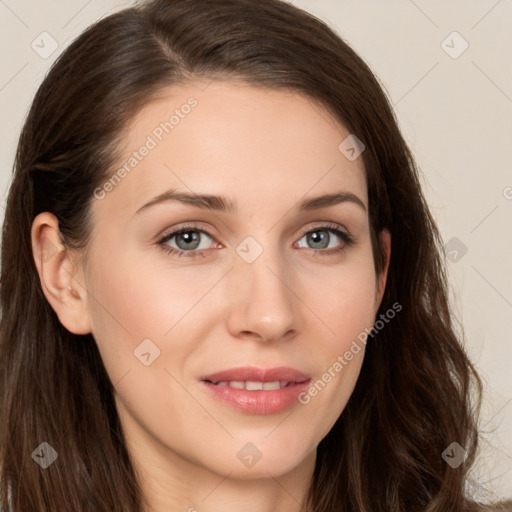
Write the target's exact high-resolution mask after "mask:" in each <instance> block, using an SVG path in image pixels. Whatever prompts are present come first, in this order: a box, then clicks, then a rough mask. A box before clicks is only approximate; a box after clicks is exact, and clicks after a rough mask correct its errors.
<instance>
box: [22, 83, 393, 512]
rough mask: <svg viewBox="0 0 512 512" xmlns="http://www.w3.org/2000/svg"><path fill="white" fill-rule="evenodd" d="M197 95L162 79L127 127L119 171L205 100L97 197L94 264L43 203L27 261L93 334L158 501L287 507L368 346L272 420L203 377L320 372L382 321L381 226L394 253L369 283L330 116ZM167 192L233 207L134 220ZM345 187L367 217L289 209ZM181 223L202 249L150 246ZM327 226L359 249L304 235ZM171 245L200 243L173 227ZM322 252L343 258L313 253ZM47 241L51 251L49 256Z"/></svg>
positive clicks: (282, 102)
mask: <svg viewBox="0 0 512 512" xmlns="http://www.w3.org/2000/svg"><path fill="white" fill-rule="evenodd" d="M205 87H206V83H201V82H192V83H188V84H182V85H180V86H174V87H170V88H168V89H167V90H166V91H165V94H164V95H162V97H160V99H158V100H157V101H152V102H151V103H149V104H148V105H146V106H145V107H144V108H143V109H142V110H141V111H140V112H139V113H138V114H137V116H136V117H135V118H134V119H133V120H132V122H131V124H130V126H129V129H128V131H127V133H126V136H125V144H124V151H125V154H124V156H125V158H123V159H121V160H120V162H119V164H120V165H122V164H123V163H124V162H125V161H126V160H127V158H128V157H129V156H130V154H131V152H132V151H133V150H136V149H137V148H139V147H140V146H141V145H142V144H144V142H145V141H146V139H147V136H148V135H150V134H151V133H152V131H153V130H154V128H155V126H158V125H159V123H160V122H162V121H164V120H167V119H169V117H170V115H171V114H172V113H173V111H174V110H175V109H176V108H179V107H180V106H181V105H183V104H184V103H186V101H187V99H188V98H189V97H191V96H193V97H194V98H196V99H197V101H198V104H197V106H196V107H195V108H194V109H192V111H191V113H190V114H188V115H187V116H185V117H184V118H183V119H180V122H179V124H178V125H177V126H175V128H174V129H173V131H172V132H170V133H169V134H166V135H165V136H164V138H163V140H162V141H161V142H160V143H159V144H158V146H157V147H156V148H154V149H152V150H151V151H150V153H149V154H148V155H147V156H146V157H145V158H144V159H143V160H142V161H141V162H140V163H139V164H138V165H137V167H136V168H134V169H133V170H132V171H131V173H130V174H128V175H127V176H126V177H125V178H124V179H123V180H122V181H121V183H119V184H117V185H116V187H115V188H114V189H113V190H112V191H110V192H108V193H107V194H106V195H105V197H104V198H103V199H101V200H94V201H93V204H92V208H93V223H94V224H93V225H94V227H93V237H92V239H91V242H90V244H89V246H88V248H87V260H82V259H81V258H80V256H79V255H77V254H75V253H73V252H71V251H68V250H66V249H65V247H64V246H63V245H62V244H61V241H60V237H59V235H58V230H57V228H58V223H57V220H56V218H55V217H54V216H53V215H51V214H50V213H48V212H45V213H42V214H40V215H38V216H37V218H36V219H35V220H34V223H33V227H32V241H33V247H34V256H35V261H36V265H37V269H38V272H39V275H40V279H41V283H42V285H43V289H44V293H45V295H46V297H47V299H48V301H49V303H50V304H51V305H52V307H53V309H54V310H55V312H56V314H57V315H58V317H59V319H60V321H61V322H62V324H63V325H64V326H65V327H66V328H67V329H68V330H70V331H71V332H74V333H77V334H87V333H92V334H93V336H94V339H95V340H96V343H97V345H98V348H99V350H100V353H101V356H102V358H103V361H104V362H105V366H106V368H107V371H108V374H109V376H110V378H111V380H112V382H113V383H114V385H115V390H116V394H115V399H116V404H117V408H118V413H119V415H120V418H121V422H122V425H123V428H124V430H125V432H126V439H127V445H128V448H129V450H130V451H131V453H132V455H133V458H134V460H135V465H136V468H137V469H138V470H139V472H140V475H141V481H142V484H143V489H144V491H145V492H146V495H147V497H148V504H147V510H148V511H152V512H164V511H168V510H183V511H187V510H188V511H190V512H193V511H194V510H197V511H198V512H211V511H217V510H223V511H224V512H230V511H235V510H236V511H240V510H243V511H247V512H253V511H254V512H256V511H257V512H270V511H276V510H279V511H283V512H295V511H299V510H300V509H301V507H300V504H301V502H302V500H304V499H305V496H306V489H307V486H308V485H309V482H310V479H311V477H312V475H313V469H314V463H315V457H316V448H317V446H318V444H319V443H320V441H321V440H322V438H323V437H324V436H325V435H326V434H327V433H328V432H329V430H330V429H331V427H332V426H333V424H334V423H335V421H336V419H337V418H338V417H339V415H340V414H341V413H342V411H343V409H344V407H345V405H346V403H347V401H348V399H349V397H350V395H351V393H352V391H353V389H354V386H355V383H356V381H357V378H358V376H359V373H360V369H361V364H362V361H363V356H364V345H362V344H360V345H361V346H362V348H363V350H361V351H360V352H359V353H357V354H356V355H354V358H353V359H352V360H351V361H350V363H348V364H347V365H346V366H345V367H344V368H343V370H342V371H340V372H339V373H337V374H336V376H335V377H334V378H332V380H331V382H329V383H328V384H327V385H326V386H325V388H324V389H323V390H322V391H321V392H319V393H318V395H317V396H315V397H314V398H312V399H311V400H310V402H309V403H308V404H306V405H302V404H300V403H297V404H295V405H294V406H293V407H292V408H290V409H288V410H285V411H283V412H281V413H277V414H270V415H251V414H245V413H243V412H240V411H236V410H233V409H231V408H230V407H228V406H227V405H225V404H224V403H221V402H219V401H217V400H216V399H215V398H213V397H211V396H210V395H209V394H208V393H207V392H206V391H205V390H204V389H203V387H202V385H201V384H200V382H199V380H198V379H199V377H200V376H202V375H205V374H208V373H213V372H216V371H219V370H223V369H227V368H232V367H235V366H246V365H252V366H260V367H264V368H268V367H274V366H291V367H293V368H296V369H298V370H301V371H303V372H305V373H307V374H309V375H311V376H312V379H313V381H316V380H317V379H319V378H321V376H322V374H324V373H325V372H326V371H327V370H328V368H329V367H332V366H333V364H334V363H335V362H336V360H337V358H338V356H339V355H342V354H344V353H345V352H346V351H347V350H348V349H349V348H350V346H351V343H352V342H353V341H354V340H355V339H357V335H358V334H359V333H361V332H362V331H364V330H365V328H370V327H371V326H372V325H373V324H374V321H375V318H376V313H377V310H378V307H379V304H380V301H381V299H382V295H383V292H384V287H385V282H386V276H387V268H388V263H389V256H390V234H389V233H388V232H387V231H383V232H382V233H381V241H382V243H383V245H384V248H385V250H386V253H387V257H388V263H387V264H386V269H385V271H384V273H383V274H382V275H380V276H376V275H375V271H374V261H373V256H372V249H371V244H370V231H369V217H368V197H367V183H366V178H365V173H364V164H363V161H362V158H357V159H356V160H354V161H350V160H348V159H347V158H346V157H345V156H344V155H343V154H342V153H341V152H340V151H339V149H338V146H339V144H340V143H341V142H342V141H343V140H344V139H345V138H346V137H347V136H348V135H349V132H348V131H347V130H346V129H345V128H344V127H343V126H342V125H340V124H339V123H337V122H335V121H334V119H332V117H331V116H329V114H328V113H327V112H326V111H325V109H322V108H321V107H320V106H318V104H316V103H313V102H312V101H311V100H310V99H307V98H305V97H303V96H301V95H298V94H296V93H293V94H292V93H287V92H284V91H275V90H274V91H268V90H262V89H257V88H255V87H253V86H250V85H247V84H241V83H236V84H235V83H234V82H223V81H219V82H214V83H211V84H210V85H209V86H208V87H206V88H205ZM116 169H117V168H116ZM173 187H174V188H179V189H180V190H182V191H184V192H191V191H193V192H194V193H197V194H199V193H210V194H218V195H223V196H226V197H227V198H229V199H230V200H232V201H233V202H235V203H236V204H237V205H238V209H239V211H238V213H236V214H231V213H226V212H217V211H212V210H203V209H199V208H197V207H195V206H191V205H185V204H180V203H177V202H168V203H163V204H158V205H155V206H153V207H151V208H148V209H147V210H145V211H144V212H143V213H140V214H138V215H136V214H135V212H136V211H137V210H138V209H139V208H140V207H141V206H142V205H144V204H145V203H147V202H148V201H150V200H151V199H152V198H154V197H155V196H157V195H159V194H161V193H162V192H164V191H166V190H168V189H170V188H173ZM341 190H343V191H349V192H352V193H353V194H355V195H357V196H358V197H359V198H360V199H361V200H362V202H363V203H364V205H365V207H366V211H365V210H364V209H363V208H361V207H360V206H358V205H356V204H355V203H353V202H344V203H340V204H337V205H334V206H329V207H325V208H322V209H318V210H314V211H310V212H303V213H299V212H298V211H296V210H295V207H296V205H297V203H298V202H299V201H301V200H302V199H305V198H310V197H316V196H317V195H321V194H328V193H333V192H334V191H341ZM189 222H195V223H197V222H201V224H202V225H201V226H200V231H199V233H201V229H204V230H205V231H206V232H207V234H201V235H200V236H201V246H200V248H201V249H203V248H204V251H203V256H198V257H195V258H194V257H186V256H183V257H178V256H176V255H170V254H167V253H165V252H164V251H163V250H162V248H161V247H160V246H159V245H158V241H159V240H160V239H161V238H162V237H163V235H165V234H167V233H168V232H170V231H171V229H173V228H179V227H181V226H182V224H184V223H189ZM326 223H327V224H337V225H338V226H339V228H340V229H341V230H345V231H348V232H349V233H350V234H351V235H353V236H354V237H355V238H356V239H357V240H356V242H355V243H354V245H347V244H346V242H344V241H343V240H342V239H341V238H339V237H338V236H337V235H336V234H334V233H332V232H329V231H328V230H327V231H325V230H324V229H323V228H322V229H321V230H320V231H322V232H323V234H324V236H326V237H329V241H328V243H327V242H326V243H325V246H321V245H315V243H314V241H311V240H309V241H308V237H307V236H304V235H302V233H303V232H305V231H306V230H308V231H309V230H311V231H315V228H316V229H318V228H317V226H318V225H320V226H322V225H325V224H326ZM247 236H251V237H253V238H254V239H255V240H256V241H257V242H258V244H259V245H260V246H261V247H262V248H263V252H262V254H261V255H260V256H259V257H258V258H257V259H256V260H255V261H254V262H252V263H250V264H249V263H247V262H246V261H245V260H244V259H243V258H242V257H240V256H239V255H238V254H237V252H236V248H237V247H238V246H239V244H240V243H241V242H242V241H243V240H244V239H245V238H246V237H247ZM178 243H179V244H180V245H177V244H178ZM188 243H189V245H190V242H188ZM167 245H171V246H172V247H174V248H182V250H184V251H187V250H188V251H189V253H190V252H191V249H187V247H188V246H187V243H186V242H184V241H183V240H181V241H178V237H174V239H172V240H170V241H168V242H167ZM327 246H328V248H333V247H342V246H345V251H344V252H341V253H339V254H331V255H323V254H320V253H318V254H314V248H316V247H320V249H319V251H326V250H328V248H323V247H327ZM49 247H50V248H52V249H51V250H52V252H53V253H54V254H53V256H52V257H51V258H48V257H46V258H44V257H42V254H43V255H44V254H48V252H46V253H45V252H44V251H48V250H50V249H48V248H49ZM183 248H185V249H183ZM192 250H193V249H192ZM147 338H149V339H150V340H152V342H153V343H154V344H155V345H156V346H157V347H158V348H159V350H160V356H159V357H157V358H156V359H155V360H154V361H153V362H152V363H151V364H150V365H148V366H146V365H144V364H142V363H141V361H140V360H139V359H138V358H137V357H135V356H134V350H135V349H136V347H137V346H138V345H139V344H140V343H141V342H142V340H144V339H147ZM248 442H251V443H253V444H254V445H255V446H256V447H257V449H258V450H259V452H260V453H261V459H260V460H259V461H258V462H257V463H256V464H255V465H254V466H253V467H251V468H249V467H246V466H245V465H244V464H242V463H241V461H240V460H239V459H238V457H237V453H238V452H239V450H240V449H241V448H242V447H243V446H244V445H245V444H246V443H248Z"/></svg>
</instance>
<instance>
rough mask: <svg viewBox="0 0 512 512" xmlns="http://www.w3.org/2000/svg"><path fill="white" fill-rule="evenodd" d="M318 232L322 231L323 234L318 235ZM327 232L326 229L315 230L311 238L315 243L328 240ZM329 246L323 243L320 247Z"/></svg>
mask: <svg viewBox="0 0 512 512" xmlns="http://www.w3.org/2000/svg"><path fill="white" fill-rule="evenodd" d="M318 233H322V234H321V235H318ZM327 238H328V237H327V233H326V232H325V231H313V233H311V234H310V239H312V240H313V243H321V242H322V241H326V240H327ZM325 247H327V246H325V245H323V246H322V247H320V248H325Z"/></svg>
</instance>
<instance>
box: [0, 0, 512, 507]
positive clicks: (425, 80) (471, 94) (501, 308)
mask: <svg viewBox="0 0 512 512" xmlns="http://www.w3.org/2000/svg"><path fill="white" fill-rule="evenodd" d="M293 3H294V4H295V5H297V6H299V7H302V8H305V9H306V10H308V11H310V12H311V13H313V14H315V15H317V16H318V17H320V18H322V19H323V20H325V21H327V22H328V24H329V25H331V26H332V27H333V28H335V29H336V30H337V31H338V32H339V33H340V34H341V35H342V37H343V38H344V39H345V40H346V41H347V42H348V43H349V44H351V45H352V46H353V48H354V49H355V50H356V51H357V52H358V53H359V54H360V55H361V56H362V57H363V58H364V59H365V60H366V61H367V63H368V64H369V65H370V67H371V68H372V69H373V70H374V72H375V73H376V74H377V76H378V77H379V78H380V80H381V83H382V85H383V86H384V87H385V89H386V90H387V93H388V95H389V97H390V98H391V101H392V104H393V105H394V106H395V110H396V114H397V117H398V119H399V122H400V125H401V128H402V131H403V133H404V135H405V137H406V139H407V141H408V142H409V144H410V146H411V147H412V150H413V152H414V154H415V155H416V157H417V160H418V162H419V164H420V167H421V169H422V171H423V176H424V179H423V183H424V188H425V192H426V195H427V198H428V200H429V202H430V205H431V208H432V212H433V214H434V216H435V218H436V219H437V221H438V223H439V227H440V229H441V232H442V235H443V238H444V241H445V243H447V245H448V248H449V250H450V254H451V259H452V260H453V261H449V262H448V263H449V264H448V267H449V272H450V279H451V287H452V290H453V295H452V298H453V303H454V308H455V311H456V313H457V315H458V317H459V319H460V320H461V321H462V323H463V325H464V328H465V331H466V335H467V341H468V351H469V353H470V355H471V357H472V359H473V360H474V361H475V363H476V365H477V367H478V368H479V370H480V371H481V374H482V376H483V378H484V381H485V383H486V394H485V404H484V411H483V416H482V427H483V428H484V430H485V431H486V434H485V436H484V442H483V445H482V452H481V456H480V459H479V463H478V466H477V467H476V469H475V473H474V476H475V477H476V478H478V479H479V480H480V481H481V482H482V483H483V484H485V487H486V489H487V492H491V496H492V495H493V494H492V493H494V494H495V495H497V496H500V497H509V498H510V497H512V379H511V373H512V367H511V361H512V334H511V333H512V271H511V265H512V239H511V237H512V235H511V232H512V230H511V219H512V166H511V163H510V150H511V147H512V141H511V136H512V30H511V27H512V0H452V1H450V2H445V1H443V0H430V1H427V0H414V1H413V0H388V1H381V2H378V1H376V0H374V1H371V0H295V1H294V2H293ZM128 5H130V2H127V1H125V2H122V1H117V2H114V1H113V0H105V1H99V0H89V1H87V0H70V1H66V2H63V1H60V2H59V1H57V0H46V1H45V2H41V1H39V2H37V1H35V0H0V23H1V31H0V44H1V48H2V53H1V66H0V109H1V112H2V118H1V121H0V144H1V149H2V150H1V152H0V203H1V204H2V207H1V208H0V215H2V218H3V202H4V201H5V196H6V193H7V190H8V186H9V180H10V175H11V169H12V163H13V160H14V153H15V147H16V143H17V137H18V135H19V132H20V129H21V127H22V123H23V120H24V117H25V115H26V112H27V109H28V106H29V104H30V102H31V99H32V97H33V95H34V93H35V91H36V89H37V87H38V85H39V84H40V82H41V80H42V79H43V77H44V75H45V73H46V71H47V70H48V68H49V66H50V65H51V64H52V62H53V61H54V60H55V58H56V57H57V55H58V54H59V53H60V52H61V51H62V50H63V48H65V47H66V46H67V44H68V43H69V42H70V41H71V40H72V39H74V38H75V37H76V36H77V35H78V34H79V33H80V32H81V31H82V30H83V29H85V28H86V27H87V26H88V25H89V24H90V23H91V22H93V21H94V20H96V19H98V18H100V17H103V16H105V15H106V14H109V13H111V12H113V11H115V10H119V9H121V8H123V7H125V6H128ZM44 31H46V32H48V33H49V34H50V35H51V37H52V38H53V39H54V40H55V41H56V42H57V43H58V48H57V49H56V50H55V51H54V52H53V53H52V54H51V55H49V56H47V57H46V56H43V57H46V58H43V57H42V56H40V55H39V54H38V53H36V51H34V50H33V49H32V47H31V44H32V42H33V41H34V40H35V41H36V43H37V41H40V37H46V38H48V36H40V34H41V33H42V32H44ZM454 31H456V32H458V34H459V35H457V34H455V35H454V34H452V33H453V32H454ZM46 41H47V42H49V41H50V39H46ZM443 41H445V43H443ZM466 45H468V48H467V49H466V50H465V51H464V52H463V53H461V52H462V50H464V48H465V46H466ZM41 46H42V45H41ZM45 48H46V49H51V47H50V46H49V43H48V44H46V45H45ZM459 54H460V55H459ZM464 247H466V248H467V252H466V253H465V254H463V251H461V248H464ZM477 493H478V494H479V495H480V496H481V497H482V498H484V499H485V498H486V496H488V494H486V491H485V490H484V489H483V488H481V489H479V490H477Z"/></svg>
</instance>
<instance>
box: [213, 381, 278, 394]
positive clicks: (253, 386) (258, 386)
mask: <svg viewBox="0 0 512 512" xmlns="http://www.w3.org/2000/svg"><path fill="white" fill-rule="evenodd" d="M215 384H216V385H217V386H229V387H231V388H235V389H246V390H248V391H261V390H268V391H271V390H274V389H280V388H284V387H285V386H286V385H287V384H288V381H286V380H276V381H274V382H255V381H247V382H242V381H237V380H231V381H229V382H228V381H226V380H224V381H221V382H216V383H215Z"/></svg>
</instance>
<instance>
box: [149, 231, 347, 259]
mask: <svg viewBox="0 0 512 512" xmlns="http://www.w3.org/2000/svg"><path fill="white" fill-rule="evenodd" d="M333 235H334V236H333ZM304 238H305V239H306V244H312V245H313V247H310V249H311V250H313V251H314V254H321V255H324V256H329V255H333V254H339V253H341V252H344V251H346V249H347V247H349V246H351V245H353V244H354V243H355V242H356V239H355V238H354V237H353V236H352V235H350V234H349V233H347V232H345V231H342V230H341V229H339V226H338V225H337V224H328V225H321V226H316V227H314V228H313V229H309V230H307V231H304V232H303V233H302V235H301V238H300V240H299V241H298V243H299V247H301V248H302V244H301V241H302V239H304ZM336 238H338V239H341V240H342V243H341V244H339V243H338V244H335V245H334V246H333V245H331V242H332V241H334V242H335V239H336ZM208 239H209V240H210V242H208ZM173 240H174V242H173V244H171V242H172V241H173ZM213 240H214V239H213V237H212V236H210V235H209V234H208V233H207V232H206V231H205V230H204V229H201V228H200V227H198V226H195V225H186V226H181V227H180V228H178V229H175V230H174V231H172V232H170V233H168V234H166V235H164V236H163V238H161V239H160V240H159V242H158V246H159V247H161V249H162V250H164V251H165V252H167V253H169V254H174V255H177V256H179V257H181V256H186V257H198V256H202V257H205V256H206V254H205V252H203V251H204V250H206V249H208V248H209V245H210V244H211V241H213ZM174 244H175V245H174Z"/></svg>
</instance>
